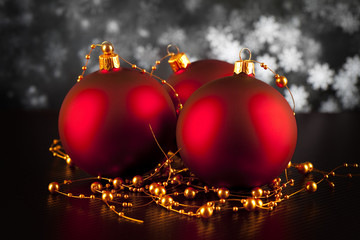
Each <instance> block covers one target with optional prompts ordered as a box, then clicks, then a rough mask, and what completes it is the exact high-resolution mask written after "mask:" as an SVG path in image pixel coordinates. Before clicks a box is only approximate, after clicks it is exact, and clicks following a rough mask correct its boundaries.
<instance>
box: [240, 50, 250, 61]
mask: <svg viewBox="0 0 360 240" xmlns="http://www.w3.org/2000/svg"><path fill="white" fill-rule="evenodd" d="M244 50H247V51H248V53H249V59H248V61H250V60H251V51H250V49H248V48H242V49H241V50H240V52H239V58H240V60H241V61H243V59H242V57H241V54H242V52H243V51H244Z"/></svg>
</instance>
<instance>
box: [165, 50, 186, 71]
mask: <svg viewBox="0 0 360 240" xmlns="http://www.w3.org/2000/svg"><path fill="white" fill-rule="evenodd" d="M171 47H174V48H176V50H177V53H173V52H170V48H171ZM167 53H168V55H171V58H170V59H169V61H168V63H169V64H170V67H171V69H172V70H173V71H174V72H177V71H179V70H180V69H185V68H187V66H189V65H190V63H191V62H190V60H189V58H188V57H187V56H186V54H185V53H183V52H180V50H179V48H178V47H177V46H176V45H172V44H169V45H168V46H167Z"/></svg>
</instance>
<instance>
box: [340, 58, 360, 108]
mask: <svg viewBox="0 0 360 240" xmlns="http://www.w3.org/2000/svg"><path fill="white" fill-rule="evenodd" d="M359 64H360V58H359V56H358V55H355V56H354V57H348V58H347V59H346V62H345V63H344V65H343V66H342V68H341V69H340V71H339V72H338V73H337V74H336V76H335V78H334V79H335V83H334V85H333V88H334V89H335V90H336V96H337V97H339V99H340V102H341V103H342V106H343V108H344V109H353V108H355V107H357V106H358V104H359V101H360V97H359V89H358V88H357V86H356V84H357V83H358V80H359V77H360V70H359V66H360V65H359Z"/></svg>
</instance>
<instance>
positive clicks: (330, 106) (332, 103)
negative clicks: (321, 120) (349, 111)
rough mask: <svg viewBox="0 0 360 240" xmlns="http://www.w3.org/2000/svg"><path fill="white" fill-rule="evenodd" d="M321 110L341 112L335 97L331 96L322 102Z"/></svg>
mask: <svg viewBox="0 0 360 240" xmlns="http://www.w3.org/2000/svg"><path fill="white" fill-rule="evenodd" d="M319 111H320V112H322V113H339V112H340V107H339V104H338V103H337V102H336V100H335V98H333V97H330V98H328V99H327V100H326V101H323V102H321V104H320V109H319Z"/></svg>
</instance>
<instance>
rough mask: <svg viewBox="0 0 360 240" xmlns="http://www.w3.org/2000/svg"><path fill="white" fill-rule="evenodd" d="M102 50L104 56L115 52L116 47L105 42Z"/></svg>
mask: <svg viewBox="0 0 360 240" xmlns="http://www.w3.org/2000/svg"><path fill="white" fill-rule="evenodd" d="M101 50H102V51H103V53H104V54H111V53H113V52H114V46H113V45H112V44H111V43H110V42H108V41H105V42H103V43H102V44H101Z"/></svg>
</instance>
